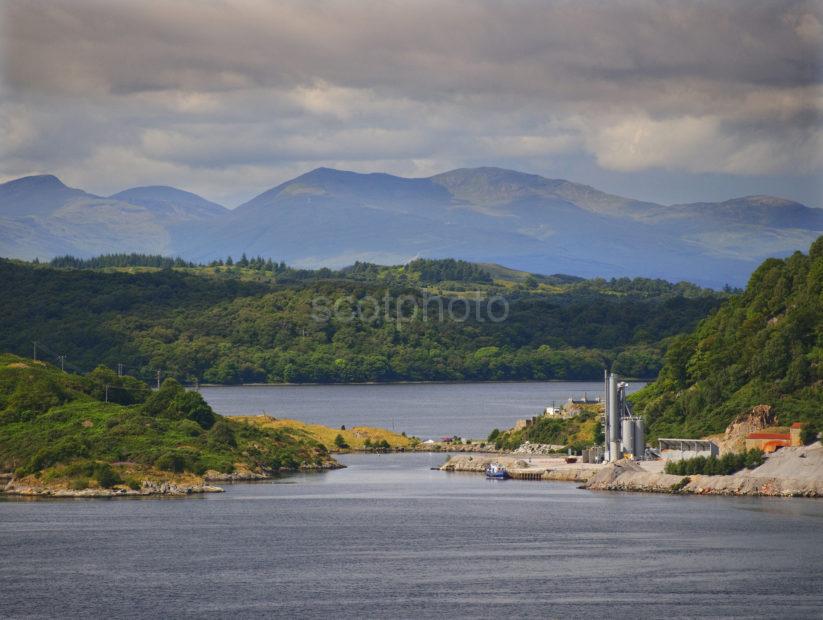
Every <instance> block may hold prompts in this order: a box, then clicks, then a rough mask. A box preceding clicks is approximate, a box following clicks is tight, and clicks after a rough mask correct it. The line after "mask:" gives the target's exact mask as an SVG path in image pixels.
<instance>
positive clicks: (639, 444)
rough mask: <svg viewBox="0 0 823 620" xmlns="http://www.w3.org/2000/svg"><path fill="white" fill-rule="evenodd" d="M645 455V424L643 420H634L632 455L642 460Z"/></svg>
mask: <svg viewBox="0 0 823 620" xmlns="http://www.w3.org/2000/svg"><path fill="white" fill-rule="evenodd" d="M645 454H646V423H645V422H644V421H643V418H635V419H634V455H635V456H636V457H638V458H643V456H645Z"/></svg>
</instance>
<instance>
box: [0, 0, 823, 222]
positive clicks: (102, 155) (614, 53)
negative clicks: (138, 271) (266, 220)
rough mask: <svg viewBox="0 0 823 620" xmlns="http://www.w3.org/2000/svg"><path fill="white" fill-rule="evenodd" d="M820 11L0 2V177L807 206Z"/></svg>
mask: <svg viewBox="0 0 823 620" xmlns="http://www.w3.org/2000/svg"><path fill="white" fill-rule="evenodd" d="M821 78H823V3H821V2H819V1H813V2H809V1H805V2H804V1H797V2H793V1H792V2H780V1H775V0H772V1H768V2H761V1H758V0H745V1H744V0H740V1H722V0H720V1H715V2H705V1H704V2H692V1H689V0H681V1H677V2H675V1H668V2H662V1H658V2H653V1H646V0H631V1H621V0H613V1H609V2H594V1H586V0H569V1H556V2H554V1H551V0H543V1H534V2H530V1H528V0H521V1H515V2H499V1H481V0H476V1H473V2H469V1H459V0H432V1H429V0H415V1H413V2H408V1H407V2H400V1H398V0H345V1H344V0H341V1H315V0H295V1H281V2H264V1H259V0H258V1H235V0H225V1H218V0H198V1H196V2H195V1H187V0H177V1H175V2H159V1H156V0H134V1H131V0H121V1H118V2H111V1H110V0H71V2H44V1H40V0H0V181H5V180H10V179H12V178H17V177H20V176H24V175H27V174H40V173H51V174H56V175H57V176H59V177H60V178H61V179H62V180H63V181H64V182H65V183H67V184H69V185H71V186H75V187H81V188H83V189H86V190H87V191H91V192H93V193H98V194H101V195H107V194H110V193H114V192H116V191H119V190H122V189H125V188H127V187H132V186H137V185H149V184H152V185H154V184H164V185H173V186H176V187H180V188H182V189H187V190H189V191H194V192H196V193H199V194H201V195H203V196H205V197H206V198H209V199H211V200H215V201H217V202H220V203H222V204H225V205H227V206H230V207H233V206H236V205H237V204H240V203H241V202H243V201H245V200H248V199H249V198H251V197H252V196H254V195H256V194H258V193H259V192H261V191H263V190H265V189H268V188H270V187H272V186H274V185H277V184H278V183H280V182H283V181H286V180H288V179H290V178H293V177H295V176H297V175H299V174H302V173H304V172H306V171H309V170H311V169H314V168H317V167H320V166H329V167H334V168H341V169H346V170H354V171H359V172H375V171H379V172H389V173H392V174H398V175H402V176H429V175H432V174H436V173H439V172H443V171H445V170H450V169H453V168H459V167H471V166H481V165H489V166H500V167H505V168H512V169H515V170H522V171H525V172H532V173H536V174H541V175H543V176H547V177H550V178H566V179H569V180H572V181H577V182H583V183H587V184H589V185H593V186H595V187H597V188H599V189H602V190H605V191H609V192H612V193H617V194H621V195H625V196H631V197H635V198H640V199H644V200H652V201H656V202H661V203H664V204H670V203H682V202H694V201H704V200H723V199H727V198H731V197H735V196H743V195H750V194H773V195H778V196H782V197H786V198H791V199H794V200H798V201H800V202H804V203H805V204H808V205H810V206H815V207H823V181H821V179H823V121H822V120H821V119H822V118H823V115H822V114H821V111H822V110H823V83H821Z"/></svg>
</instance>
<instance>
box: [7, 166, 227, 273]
mask: <svg viewBox="0 0 823 620" xmlns="http://www.w3.org/2000/svg"><path fill="white" fill-rule="evenodd" d="M144 190H145V191H144ZM129 194H131V195H132V196H133V197H134V200H129V199H127V198H128V195H129ZM225 211H226V210H225V209H224V208H223V207H221V206H220V205H216V204H214V203H211V202H209V201H207V200H205V199H203V198H201V197H199V196H196V195H195V194H191V193H189V192H184V191H181V190H178V189H174V188H171V187H169V188H135V189H133V190H127V191H126V192H122V193H121V194H118V195H116V196H111V197H108V198H106V197H101V196H95V195H94V194H89V193H87V192H84V191H82V190H79V189H73V188H70V187H67V186H66V185H64V184H63V183H62V182H61V181H60V180H59V179H58V178H57V177H55V176H52V175H41V176H32V177H24V178H22V179H17V180H15V181H10V182H8V183H4V184H2V185H0V255H3V256H14V257H20V258H28V259H32V258H35V257H39V258H41V259H47V258H51V257H53V256H57V255H60V254H74V255H77V256H89V255H94V254H101V253H109V252H122V251H134V252H146V253H160V254H171V253H174V251H175V248H174V246H173V245H172V238H173V236H174V235H175V234H176V233H175V231H176V229H177V227H179V226H183V225H185V224H188V223H191V222H199V221H203V220H205V219H209V218H213V217H218V216H219V215H221V214H223V213H224V212H225Z"/></svg>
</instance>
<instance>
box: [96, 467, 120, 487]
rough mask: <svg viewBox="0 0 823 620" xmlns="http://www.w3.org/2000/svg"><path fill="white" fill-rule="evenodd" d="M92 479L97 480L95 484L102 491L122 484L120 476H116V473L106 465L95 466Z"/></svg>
mask: <svg viewBox="0 0 823 620" xmlns="http://www.w3.org/2000/svg"><path fill="white" fill-rule="evenodd" d="M94 479H95V480H97V484H99V485H100V486H101V487H103V488H104V489H110V488H112V487H113V486H114V485H115V484H120V483H121V482H122V480H121V478H120V476H118V475H117V472H116V471H114V470H113V469H112V468H111V465H109V464H108V463H98V464H97V465H95V467H94Z"/></svg>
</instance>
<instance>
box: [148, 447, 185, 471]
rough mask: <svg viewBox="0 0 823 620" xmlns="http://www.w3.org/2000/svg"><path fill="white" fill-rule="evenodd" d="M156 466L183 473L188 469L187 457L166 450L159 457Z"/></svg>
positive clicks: (155, 462)
mask: <svg viewBox="0 0 823 620" xmlns="http://www.w3.org/2000/svg"><path fill="white" fill-rule="evenodd" d="M154 466H155V467H157V468H158V469H162V470H165V471H172V472H175V473H178V474H179V473H181V472H182V471H184V470H185V469H186V459H185V458H184V457H183V456H182V455H180V454H176V453H174V452H165V453H163V454H161V455H160V456H159V457H157V460H156V461H154Z"/></svg>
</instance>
